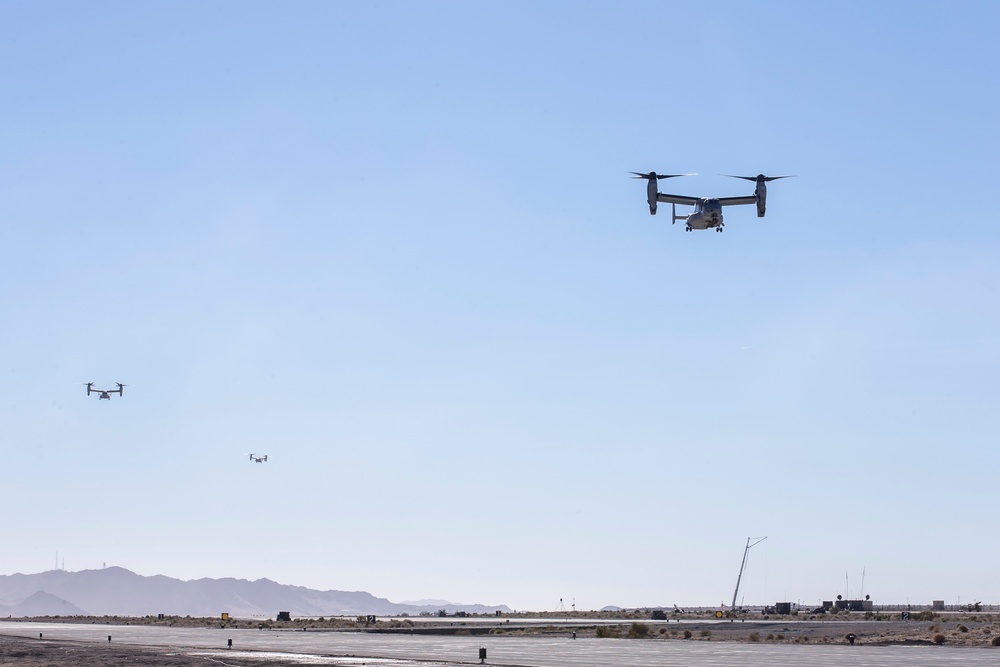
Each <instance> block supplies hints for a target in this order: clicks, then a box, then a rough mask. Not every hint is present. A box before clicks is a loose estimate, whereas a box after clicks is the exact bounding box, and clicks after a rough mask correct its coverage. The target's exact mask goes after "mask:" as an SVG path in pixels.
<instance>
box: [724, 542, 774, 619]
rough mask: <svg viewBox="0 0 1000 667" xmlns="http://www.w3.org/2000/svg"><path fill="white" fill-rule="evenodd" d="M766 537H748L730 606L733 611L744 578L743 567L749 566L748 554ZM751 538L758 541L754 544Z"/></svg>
mask: <svg viewBox="0 0 1000 667" xmlns="http://www.w3.org/2000/svg"><path fill="white" fill-rule="evenodd" d="M766 539H767V537H766V536H765V537H748V538H747V548H746V549H744V550H743V562H742V563H740V574H739V576H738V577H736V590H735V591H733V604H732V606H731V607H730V610H731V611H733V612H735V611H736V596H737V595H739V593H740V579H742V578H743V568H745V567H746V566H747V556H749V555H750V548H751V547H755V546H757V545H758V544H760V543H761V542H763V541H764V540H766ZM751 540H756V541H755V542H754V543H753V544H750V541H751Z"/></svg>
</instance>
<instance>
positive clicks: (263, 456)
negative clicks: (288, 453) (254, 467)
mask: <svg viewBox="0 0 1000 667" xmlns="http://www.w3.org/2000/svg"><path fill="white" fill-rule="evenodd" d="M250 460H251V461H256V462H257V463H265V462H266V461H267V454H261V455H260V456H257V455H256V454H251V455H250Z"/></svg>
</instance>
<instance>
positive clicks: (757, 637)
mask: <svg viewBox="0 0 1000 667" xmlns="http://www.w3.org/2000/svg"><path fill="white" fill-rule="evenodd" d="M750 641H752V642H755V643H756V642H759V641H760V633H759V632H751V633H750Z"/></svg>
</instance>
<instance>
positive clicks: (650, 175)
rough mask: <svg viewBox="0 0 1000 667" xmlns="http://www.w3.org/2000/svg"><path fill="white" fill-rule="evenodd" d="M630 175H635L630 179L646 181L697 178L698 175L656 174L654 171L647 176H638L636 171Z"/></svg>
mask: <svg viewBox="0 0 1000 667" xmlns="http://www.w3.org/2000/svg"><path fill="white" fill-rule="evenodd" d="M629 173H630V174H635V176H633V177H632V178H645V179H646V180H647V181H648V180H650V179H653V178H655V179H661V178H677V177H678V176H697V175H698V174H657V173H656V172H655V171H651V172H649V173H648V174H640V173H639V172H637V171H630V172H629Z"/></svg>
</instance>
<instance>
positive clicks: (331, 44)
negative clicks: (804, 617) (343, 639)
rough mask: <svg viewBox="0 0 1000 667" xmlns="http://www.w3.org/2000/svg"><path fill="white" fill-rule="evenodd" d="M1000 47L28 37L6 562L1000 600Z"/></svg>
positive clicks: (67, 14)
mask: <svg viewBox="0 0 1000 667" xmlns="http://www.w3.org/2000/svg"><path fill="white" fill-rule="evenodd" d="M998 25H1000V5H997V4H996V3H992V2H959V3H945V2H939V3H932V2H923V3H921V2H909V1H908V2H878V3H871V2H842V3H817V2H809V3H802V2H768V3H763V4H761V3H746V2H724V3H648V2H645V3H618V2H608V3H582V4H581V3H563V2H503V3H481V2H427V3H410V2H365V3H353V2H350V3H349V2H297V3H292V4H287V3H260V2H171V3H154V2H144V3H131V2H93V3H75V2H16V1H14V2H4V3H2V4H0V63H2V65H0V87H2V97H0V99H2V102H0V113H2V118H3V122H2V123H0V262H2V266H3V278H2V280H0V303H2V305H3V307H2V309H0V348H2V350H3V363H2V366H0V372H2V377H3V379H4V382H3V386H2V388H0V455H2V457H3V459H2V461H3V463H2V470H3V478H2V489H3V498H4V505H5V512H4V515H5V518H4V539H3V540H2V542H0V564H2V565H0V567H2V569H3V571H4V573H8V574H9V573H14V572H40V571H44V570H47V569H51V568H53V567H54V566H55V563H56V553H57V552H58V553H59V554H60V559H62V558H65V565H66V568H67V569H70V570H82V569H90V568H98V567H101V566H102V564H103V563H107V564H108V565H120V566H123V567H127V568H129V569H131V570H134V571H136V572H138V573H140V574H147V575H152V574H164V575H169V576H173V577H178V578H181V579H196V578H201V577H224V576H233V577H239V578H247V579H257V578H260V577H267V578H270V579H273V580H276V581H279V582H281V583H288V584H296V585H302V586H308V587H313V588H321V589H340V590H366V591H369V592H371V593H373V594H375V595H378V596H381V597H387V598H389V599H390V600H393V601H397V602H398V601H403V600H412V599H419V598H441V599H447V600H451V601H454V602H480V603H485V604H507V605H509V606H511V607H514V608H518V609H540V610H543V609H554V608H555V607H556V606H557V605H558V603H559V600H560V598H562V599H564V601H565V604H566V605H567V606H569V604H571V601H572V600H575V601H576V605H577V608H579V609H592V608H599V607H601V606H604V605H609V604H615V605H621V606H639V605H661V604H662V605H669V604H674V603H677V604H681V605H695V604H717V603H718V602H720V601H723V600H725V601H726V602H727V603H728V602H729V601H730V599H731V597H732V593H733V586H734V584H735V580H736V574H737V570H738V568H739V563H740V558H741V557H742V554H743V547H744V545H745V543H746V539H747V537H749V536H764V535H766V536H768V538H769V539H768V540H767V541H766V542H765V543H763V544H762V545H760V546H758V547H756V548H755V549H754V550H753V551H752V552H751V557H750V564H749V568H748V572H747V574H746V576H745V578H744V588H743V593H742V594H741V598H742V599H744V600H745V602H746V603H747V604H760V603H763V602H769V603H773V602H775V601H779V600H791V601H802V602H803V603H805V604H813V603H816V602H818V601H820V600H823V599H831V598H833V597H835V596H836V595H837V594H850V595H852V596H855V595H858V594H861V593H862V591H861V578H862V572H864V578H865V584H864V590H863V593H867V594H871V596H872V597H873V599H875V600H876V602H886V603H889V602H892V603H895V602H906V601H907V600H909V601H910V602H913V603H929V602H930V601H931V600H932V599H944V600H946V601H948V602H949V603H954V602H959V601H960V602H967V601H968V602H971V601H974V599H980V600H983V601H984V602H988V603H997V602H1000V582H998V580H997V577H996V572H995V557H994V555H995V554H996V553H997V552H998V550H1000V537H998V534H997V531H996V530H995V527H996V509H997V508H996V490H997V483H996V479H997V470H998V469H1000V454H998V444H1000V443H998V435H997V434H998V432H1000V417H998V415H1000V411H998V410H997V407H996V406H997V405H998V402H1000V392H998V384H997V377H998V376H1000V353H998V339H1000V316H998V309H997V303H998V288H997V284H998V281H1000V268H998V262H997V259H998V249H1000V225H998V216H997V202H996V201H994V199H995V198H994V197H993V196H992V193H993V192H994V191H995V190H996V188H997V176H998V174H997V166H996V165H997V159H996V156H997V152H998V149H1000V129H998V128H1000V123H997V115H996V114H997V112H996V110H997V106H998V104H997V103H998V99H997V97H998V95H997V86H996V85H995V83H996V70H997V67H998V65H1000V48H998V46H997V38H996V31H997V27H998ZM633 170H634V171H649V170H657V171H660V172H699V173H700V174H701V175H700V176H697V177H694V178H687V179H673V180H670V181H662V182H661V189H663V190H665V191H671V192H676V193H678V194H691V195H703V196H728V195H741V194H749V193H750V192H751V191H752V187H753V186H752V184H749V183H747V182H745V181H738V180H733V179H728V178H724V177H721V176H719V174H756V173H758V172H764V173H768V174H796V175H798V178H795V179H788V180H783V181H777V182H775V183H772V184H771V186H770V189H769V195H770V196H769V198H768V214H767V217H766V218H764V219H758V218H757V217H756V215H755V212H754V211H753V209H752V207H736V208H732V209H727V210H726V221H727V225H726V231H725V233H723V234H716V233H714V232H697V233H696V232H692V233H689V234H688V233H685V232H684V231H683V228H682V226H681V225H675V226H671V225H670V218H669V210H668V211H667V215H664V211H663V210H662V207H661V211H660V214H659V215H657V216H656V217H655V218H654V217H651V216H650V215H649V213H648V210H647V207H646V202H645V182H644V181H639V180H633V179H630V178H629V177H628V172H629V171H633ZM88 381H93V382H96V383H97V384H98V385H99V386H103V385H111V384H112V383H114V382H124V383H128V384H129V385H130V386H129V387H127V388H126V390H125V395H124V397H122V398H121V399H120V400H119V398H118V397H115V398H114V399H113V400H111V401H110V402H108V401H98V400H97V399H96V398H95V397H93V396H91V397H89V398H88V397H87V396H86V395H85V390H84V388H83V387H82V386H81V385H80V383H82V382H88ZM250 452H255V453H267V454H269V455H270V456H271V460H270V461H269V462H268V463H267V464H261V465H257V464H253V463H250V462H249V460H248V456H247V454H249V453H250Z"/></svg>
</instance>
